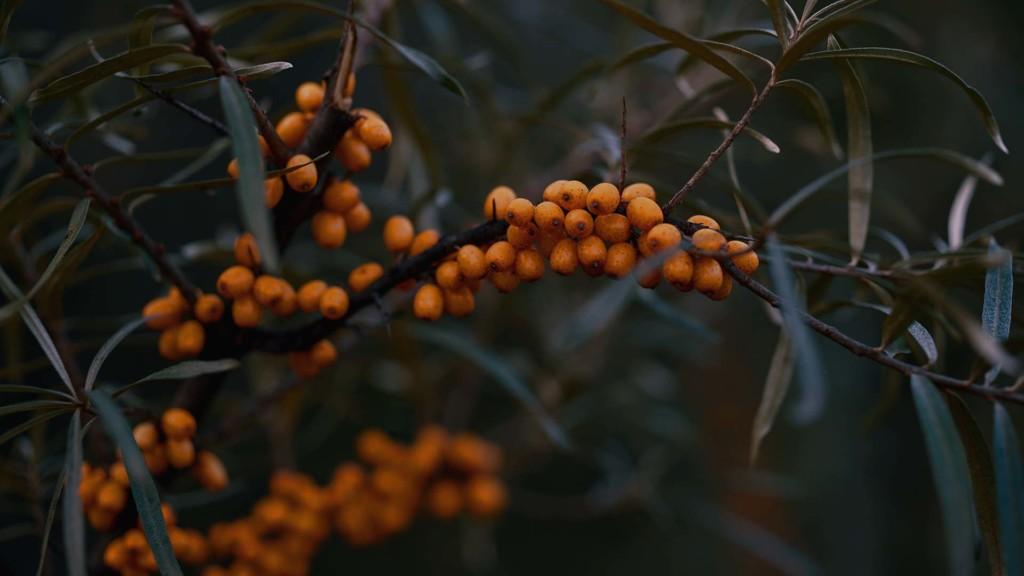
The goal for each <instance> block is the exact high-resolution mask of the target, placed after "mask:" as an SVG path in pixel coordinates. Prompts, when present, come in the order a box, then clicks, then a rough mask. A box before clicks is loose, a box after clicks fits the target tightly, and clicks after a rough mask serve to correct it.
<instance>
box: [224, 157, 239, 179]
mask: <svg viewBox="0 0 1024 576" xmlns="http://www.w3.org/2000/svg"><path fill="white" fill-rule="evenodd" d="M227 173H228V176H230V177H232V178H238V158H232V159H231V162H228V167H227Z"/></svg>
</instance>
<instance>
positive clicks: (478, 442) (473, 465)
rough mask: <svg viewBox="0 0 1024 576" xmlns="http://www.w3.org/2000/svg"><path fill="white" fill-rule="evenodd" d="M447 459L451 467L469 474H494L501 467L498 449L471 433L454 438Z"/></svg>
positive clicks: (448, 447) (446, 454)
mask: <svg viewBox="0 0 1024 576" xmlns="http://www.w3.org/2000/svg"><path fill="white" fill-rule="evenodd" d="M445 457H446V459H447V461H448V465H449V466H451V467H452V468H454V469H456V470H458V471H460V472H464V473H467V474H479V473H494V472H497V471H498V469H499V468H500V467H501V453H500V452H499V451H498V449H497V447H496V446H494V445H493V444H491V443H489V442H486V441H484V440H482V439H481V438H479V437H478V436H475V435H473V434H469V433H461V434H456V435H455V436H452V438H451V439H450V440H449V442H448V446H447V449H446V452H445Z"/></svg>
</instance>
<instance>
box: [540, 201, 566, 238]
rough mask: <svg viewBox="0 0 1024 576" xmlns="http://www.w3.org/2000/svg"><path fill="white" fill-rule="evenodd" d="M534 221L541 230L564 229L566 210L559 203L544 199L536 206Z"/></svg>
mask: <svg viewBox="0 0 1024 576" xmlns="http://www.w3.org/2000/svg"><path fill="white" fill-rule="evenodd" d="M533 221H534V222H535V223H536V224H537V227H538V228H540V229H541V230H549V231H550V230H563V223H564V222H565V212H564V211H563V210H562V208H561V207H560V206H559V205H558V204H555V203H554V202H548V201H544V202H541V203H540V204H538V205H537V207H536V208H534V210H533Z"/></svg>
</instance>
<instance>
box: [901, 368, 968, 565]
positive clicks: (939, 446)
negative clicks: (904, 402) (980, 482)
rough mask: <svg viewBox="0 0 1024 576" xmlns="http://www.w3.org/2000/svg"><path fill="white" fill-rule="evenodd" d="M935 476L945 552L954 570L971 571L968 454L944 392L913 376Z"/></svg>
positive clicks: (920, 420) (915, 397)
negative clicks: (943, 531) (958, 433)
mask: <svg viewBox="0 0 1024 576" xmlns="http://www.w3.org/2000/svg"><path fill="white" fill-rule="evenodd" d="M910 389H911V391H912V393H913V396H914V405H915V406H916V407H917V417H918V422H919V423H920V424H921V434H922V435H923V436H924V441H925V448H927V450H928V460H929V461H930V462H931V469H932V478H933V479H934V480H935V490H936V492H937V493H938V495H939V506H940V508H941V509H942V517H943V526H944V527H945V530H946V543H945V544H946V545H945V549H946V553H947V555H948V558H949V570H950V573H951V574H971V573H972V572H973V568H974V560H973V555H974V554H973V552H974V513H973V510H972V503H971V480H970V477H969V475H968V471H967V457H966V455H965V454H964V447H963V444H961V443H960V438H959V437H958V435H957V431H956V425H955V424H954V422H953V416H952V415H951V414H950V412H949V407H948V405H947V404H946V402H945V401H944V400H943V399H942V394H941V393H940V392H939V391H938V389H937V388H936V387H935V386H934V385H932V383H931V382H929V381H928V380H926V379H925V378H924V377H922V376H917V375H915V376H911V377H910Z"/></svg>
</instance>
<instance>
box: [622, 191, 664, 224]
mask: <svg viewBox="0 0 1024 576" xmlns="http://www.w3.org/2000/svg"><path fill="white" fill-rule="evenodd" d="M626 217H627V218H629V223H630V224H632V225H633V226H635V227H637V228H639V229H640V230H641V231H643V232H646V231H648V230H650V229H651V228H654V226H655V225H657V224H661V222H662V220H663V219H664V215H663V214H662V213H661V208H660V207H658V203H657V202H655V201H654V200H651V199H650V198H646V197H643V196H641V197H638V198H634V199H633V200H631V201H630V202H629V204H628V205H627V206H626Z"/></svg>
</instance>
